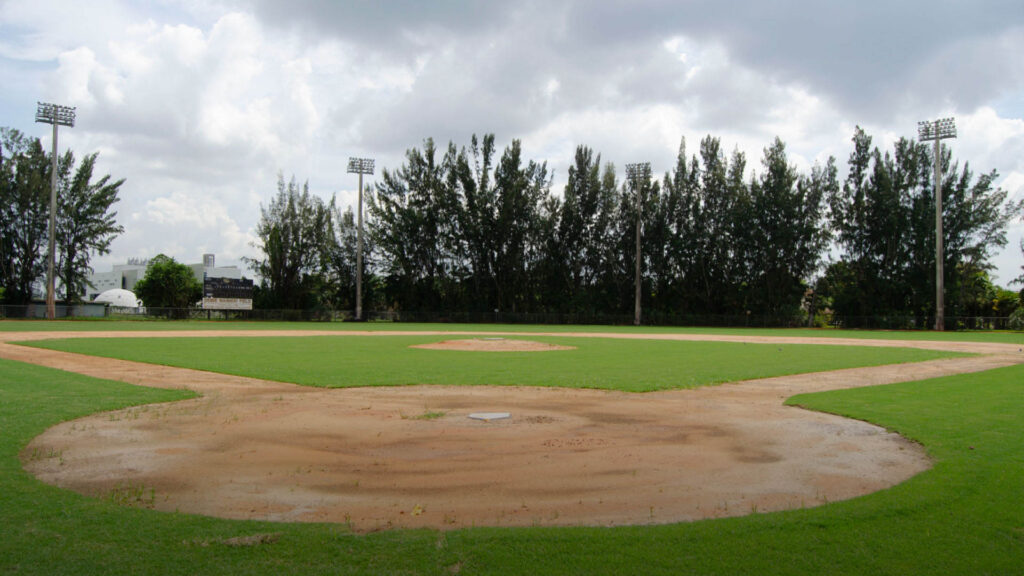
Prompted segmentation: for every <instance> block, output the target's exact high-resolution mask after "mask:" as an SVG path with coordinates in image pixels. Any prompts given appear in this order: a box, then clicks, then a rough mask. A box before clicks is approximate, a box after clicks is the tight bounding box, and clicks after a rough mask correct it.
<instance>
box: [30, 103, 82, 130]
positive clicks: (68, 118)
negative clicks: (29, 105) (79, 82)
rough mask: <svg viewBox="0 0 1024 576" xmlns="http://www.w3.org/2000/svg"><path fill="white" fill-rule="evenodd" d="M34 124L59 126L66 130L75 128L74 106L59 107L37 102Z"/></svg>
mask: <svg viewBox="0 0 1024 576" xmlns="http://www.w3.org/2000/svg"><path fill="white" fill-rule="evenodd" d="M36 104H37V105H38V107H37V108H36V122H41V123H43V124H60V125H61V126H67V127H68V128H74V127H75V108H74V106H61V105H60V104H50V103H49V102H37V103H36Z"/></svg>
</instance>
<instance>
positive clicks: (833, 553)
mask: <svg viewBox="0 0 1024 576" xmlns="http://www.w3.org/2000/svg"><path fill="white" fill-rule="evenodd" d="M186 396H188V394H187V393H184V392H180V391H166V390H151V389H146V388H140V387H134V386H129V385H125V384H120V383H113V382H107V381H101V380H96V379H91V378H87V377H83V376H78V375H73V374H68V373H64V372H59V371H55V370H50V369H46V368H41V367H35V366H28V365H24V364H19V363H16V362H10V361H5V360H0V431H2V432H0V496H2V500H0V574H46V575H53V574H97V575H101V574H102V575H117V574H231V575H232V576H235V575H245V574H274V575H278V574H451V573H456V572H458V573H460V574H573V573H575V574H687V573H691V574H769V575H771V574H826V573H827V574H850V575H860V574H882V575H884V574H893V575H906V574H972V575H973V574H1019V573H1020V571H1021V566H1024V499H1022V498H1021V496H1022V492H1021V487H1022V486H1024V457H1022V456H1021V454H1022V446H1024V366H1015V367H1011V368H1005V369H1000V370H993V371H990V372H985V373H979V374H969V375H961V376H955V377H947V378H940V379H935V380H929V381H922V382H911V383H902V384H894V385H889V386H881V387H874V388H864V389H856V390H846V391H839V392H831V393H823V394H814V395H808V396H801V397H797V398H794V399H792V400H791V401H790V402H791V403H794V404H800V405H803V406H807V407H811V408H814V409H818V410H825V411H829V412H834V413H839V414H844V415H847V416H851V417H854V418H860V419H866V420H869V421H873V422H876V423H878V424H881V425H884V426H887V427H889V428H891V429H894V430H897V431H899V432H901V433H903V434H905V435H907V436H909V437H911V438H914V439H916V440H918V441H920V442H922V443H923V444H924V445H925V447H926V448H927V449H928V452H929V454H930V455H931V456H932V457H933V458H934V460H935V467H934V468H933V469H932V470H930V471H927V472H925V473H923V474H920V475H919V476H917V477H915V478H913V479H911V480H909V481H907V482H905V483H903V484H901V485H899V486H896V487H894V488H892V489H889V490H886V491H883V492H879V493H876V494H872V495H868V496H864V497H861V498H857V499H854V500H850V501H846V502H837V503H832V504H829V505H826V506H822V507H818V508H812V509H806V510H796V511H790V512H780V513H772V514H762V515H753V516H747V517H742V518H729V519H723V520H713V521H702V522H695V523H689V524H675V525H665V526H650V527H621V528H500V529H499V528H486V529H483V528H478V529H467V530H459V531H454V532H447V533H442V532H436V531H431V530H416V531H392V532H382V533H375V534H367V535H355V534H351V533H349V532H348V531H347V530H346V528H345V527H344V526H343V525H322V524H274V523H265V522H253V521H229V520H219V519H212V518H204V517H199V516H190V515H185V514H174V513H163V512H155V511H150V510H143V509H133V508H125V507H121V506H118V505H116V504H114V503H112V502H110V501H107V500H103V499H92V498H86V497H83V496H80V495H77V494H74V493H71V492H67V491H64V490H60V489H57V488H54V487H51V486H47V485H45V484H42V483H41V482H38V481H36V480H35V479H34V478H32V477H31V476H30V475H29V474H27V473H26V472H24V471H23V470H22V469H21V465H20V462H19V460H18V452H19V451H20V450H21V448H22V447H23V446H25V444H26V443H27V442H28V441H29V440H30V439H31V438H32V437H34V436H36V435H38V434H39V433H41V432H42V431H43V430H45V429H46V428H47V427H49V426H51V425H53V424H55V423H57V422H59V421H62V420H67V419H70V418H74V417H76V416H81V415H85V414H89V413H92V412H96V411H100V410H109V409H113V408H117V407H123V406H127V405H131V404H138V403H145V402H157V401H167V400H172V399H176V398H183V397H186ZM50 457H59V455H50ZM258 534H272V535H273V536H272V537H270V538H269V540H276V541H273V542H270V543H264V544H260V545H256V546H232V545H230V543H231V542H232V541H231V540H230V539H231V538H235V537H240V536H252V535H258ZM257 540H259V539H257Z"/></svg>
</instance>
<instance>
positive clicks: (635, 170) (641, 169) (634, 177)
mask: <svg viewBox="0 0 1024 576" xmlns="http://www.w3.org/2000/svg"><path fill="white" fill-rule="evenodd" d="M626 177H627V178H629V181H630V182H631V183H632V186H633V193H635V194H636V274H635V281H636V293H635V296H634V301H633V325H635V326H639V325H640V284H641V282H640V226H641V222H642V221H643V202H642V201H641V195H642V194H641V188H640V187H639V186H638V184H637V182H638V180H640V179H641V178H643V181H644V186H645V187H646V185H647V182H648V181H649V180H650V178H651V163H650V162H638V163H636V164H626Z"/></svg>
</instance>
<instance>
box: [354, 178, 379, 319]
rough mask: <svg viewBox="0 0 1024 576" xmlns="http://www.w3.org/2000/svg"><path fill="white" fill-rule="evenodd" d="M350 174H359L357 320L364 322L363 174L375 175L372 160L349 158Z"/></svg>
mask: <svg viewBox="0 0 1024 576" xmlns="http://www.w3.org/2000/svg"><path fill="white" fill-rule="evenodd" d="M348 172H349V174H353V173H354V174H359V210H358V213H359V223H358V224H357V227H356V320H359V321H362V320H363V174H373V159H372V158H349V159H348Z"/></svg>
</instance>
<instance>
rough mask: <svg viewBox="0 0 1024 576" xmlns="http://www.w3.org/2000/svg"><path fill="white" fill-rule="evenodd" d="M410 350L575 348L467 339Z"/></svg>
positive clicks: (545, 350)
mask: <svg viewBox="0 0 1024 576" xmlns="http://www.w3.org/2000/svg"><path fill="white" fill-rule="evenodd" d="M410 348H422V349H424V350H463V351H466V352H549V351H552V350H575V349H576V347H575V346H558V345H556V344H547V343H545V342H534V341H533V340H512V339H505V338H469V339H465V340H444V341H442V342H432V343H430V344H415V345H413V346H410Z"/></svg>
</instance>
